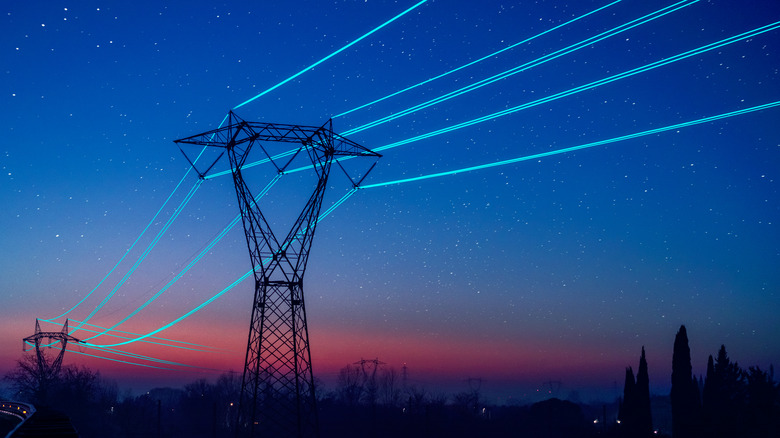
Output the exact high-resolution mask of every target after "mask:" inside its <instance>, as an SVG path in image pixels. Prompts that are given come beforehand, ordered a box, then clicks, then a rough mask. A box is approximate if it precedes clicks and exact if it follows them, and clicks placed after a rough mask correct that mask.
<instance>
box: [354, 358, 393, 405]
mask: <svg viewBox="0 0 780 438" xmlns="http://www.w3.org/2000/svg"><path fill="white" fill-rule="evenodd" d="M353 365H360V369H361V370H363V387H364V388H365V391H366V397H365V398H366V400H367V401H368V404H369V405H372V406H373V405H374V404H375V403H376V399H377V393H378V392H379V385H377V383H376V371H377V370H378V369H379V366H380V365H385V363H384V362H382V361H381V360H379V358H377V359H373V360H368V359H362V358H361V359H360V360H359V361H357V362H355V363H354V364H353ZM369 368H370V369H371V371H370V372H369ZM369 374H370V375H369Z"/></svg>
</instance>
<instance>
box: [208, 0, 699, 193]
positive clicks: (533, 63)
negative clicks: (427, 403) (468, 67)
mask: <svg viewBox="0 0 780 438" xmlns="http://www.w3.org/2000/svg"><path fill="white" fill-rule="evenodd" d="M698 1H699V0H683V1H680V2H677V3H674V4H672V5H670V6H667V7H665V8H662V9H659V10H657V11H655V12H652V13H650V14H647V15H644V16H642V17H640V18H637V19H634V20H632V21H629V22H627V23H624V24H621V25H620V26H617V27H614V28H612V29H610V30H608V31H605V32H602V33H600V34H598V35H595V36H592V37H590V38H586V39H584V40H582V41H580V42H578V43H575V44H572V45H570V46H568V47H565V48H563V49H560V50H557V51H555V52H553V53H550V54H547V55H544V56H542V57H539V58H537V59H535V60H533V61H529V62H526V63H524V64H521V65H519V66H517V67H513V68H511V69H509V70H506V71H504V72H502V73H499V74H497V75H494V76H491V77H489V78H486V79H483V80H481V81H478V82H475V83H473V84H471V85H467V86H465V87H462V88H460V89H458V90H455V91H452V92H450V93H447V94H445V95H443V96H439V97H437V98H435V99H431V100H429V101H427V102H423V103H421V104H418V105H415V106H413V107H411V108H407V109H405V110H403V111H399V112H398V113H395V114H391V115H389V116H386V117H383V118H381V119H378V120H375V121H373V122H370V123H367V124H365V125H362V126H359V127H357V128H354V129H351V130H348V131H346V132H344V133H343V135H350V134H354V133H357V132H359V131H363V130H365V129H368V128H371V127H373V126H376V125H378V124H381V123H385V122H389V121H390V120H393V119H396V118H398V117H402V116H404V115H406V114H409V113H412V112H414V111H418V110H420V109H423V108H427V107H429V106H431V105H435V104H437V103H441V102H443V101H445V100H449V99H452V98H454V97H457V96H460V95H461V94H464V93H467V92H469V91H473V90H475V89H477V88H481V87H484V86H486V85H489V84H491V83H493V82H496V81H498V80H501V79H504V78H506V77H508V76H511V75H514V74H517V73H519V72H521V71H525V70H528V69H530V68H533V67H535V66H538V65H540V64H543V63H545V62H548V61H551V60H553V59H555V58H559V57H561V56H564V55H566V54H568V53H571V52H573V51H575V50H579V49H581V48H583V47H587V46H588V45H590V44H593V43H596V42H599V41H601V40H604V39H606V38H609V37H612V36H614V35H616V34H618V33H620V32H624V31H626V30H629V29H632V28H635V27H637V26H640V25H642V24H644V23H647V22H649V21H652V20H655V19H657V18H660V17H663V16H664V15H667V14H670V13H672V12H675V11H677V10H679V9H682V8H684V7H686V6H690V5H692V4H694V3H697V2H698ZM414 138H415V139H418V138H417V137H414ZM422 138H426V137H422ZM422 138H419V139H422ZM404 141H405V140H404ZM411 141H416V140H410V142H411ZM399 143H400V144H397V145H398V146H400V145H401V144H406V143H403V142H399ZM393 145H396V143H393ZM393 145H389V147H388V146H384V148H388V149H389V148H390V147H394V146H393ZM376 150H377V151H380V150H382V148H377V149H376ZM294 152H295V150H291V151H288V152H285V153H283V154H280V155H279V156H286V155H290V154H292V153H294ZM343 159H349V157H346V158H343ZM268 161H270V160H268V159H263V160H259V161H255V162H252V163H249V164H246V165H244V166H243V167H242V168H247V167H252V166H257V165H260V164H263V163H267V162H268ZM308 168H310V167H302V168H298V169H293V170H290V171H287V173H291V172H297V171H300V170H304V169H308ZM229 173H230V172H229V171H225V172H219V173H215V174H213V175H212V176H211V177H212V178H213V177H216V176H221V175H226V174H229Z"/></svg>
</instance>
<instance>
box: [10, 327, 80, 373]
mask: <svg viewBox="0 0 780 438" xmlns="http://www.w3.org/2000/svg"><path fill="white" fill-rule="evenodd" d="M44 340H47V341H49V347H51V344H52V342H51V341H59V342H60V343H61V344H62V346H61V347H60V352H59V353H57V357H56V358H55V359H54V360H53V361H51V363H48V361H47V360H46V356H45V355H44V354H43V352H42V351H41V341H44ZM68 341H71V342H83V341H80V340H78V339H76V338H75V337H74V336H71V335H70V334H68V320H65V325H63V326H62V330H61V331H59V332H44V331H41V324H40V323H39V322H38V319H37V318H36V319H35V334H33V335H32V336H28V337H26V338H24V339H22V351H29V350H28V349H27V347H28V346H34V347H35V355H36V357H37V359H38V379H39V383H40V384H41V385H45V383H46V381H48V380H49V379H52V378H54V377H56V376H58V375H59V374H60V369H61V368H62V358H63V356H64V355H65V348H66V347H67V345H68Z"/></svg>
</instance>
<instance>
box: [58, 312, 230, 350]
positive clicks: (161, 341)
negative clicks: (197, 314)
mask: <svg viewBox="0 0 780 438" xmlns="http://www.w3.org/2000/svg"><path fill="white" fill-rule="evenodd" d="M71 321H73V322H79V321H78V320H75V319H71ZM60 325H62V324H60ZM85 325H87V326H90V327H95V328H97V329H100V330H105V327H101V326H99V325H94V324H89V323H87V324H85ZM81 331H85V332H90V333H99V331H98V330H94V329H88V328H84V327H81ZM116 333H122V334H121V335H120V334H116ZM107 335H108V336H111V337H113V338H119V339H133V337H132V336H140V335H138V334H137V333H132V332H126V331H122V330H116V329H114V330H110V333H107ZM128 335H130V336H128ZM151 339H155V340H154V341H150V340H145V341H143V342H145V343H147V344H153V345H160V346H163V347H172V348H177V349H180V350H190V351H199V352H215V351H227V350H221V349H219V348H214V347H211V346H208V345H202V344H195V343H192V342H184V341H177V340H175V339H167V338H160V337H152V338H151ZM57 342H59V341H57ZM55 343H56V342H55ZM53 344H54V343H52V345H53ZM188 346H189V347H188ZM46 347H48V345H46ZM196 347H198V348H196Z"/></svg>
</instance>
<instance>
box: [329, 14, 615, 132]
mask: <svg viewBox="0 0 780 438" xmlns="http://www.w3.org/2000/svg"><path fill="white" fill-rule="evenodd" d="M620 2H621V0H616V1H614V2H612V3H610V4H608V5H604V6H602V7H600V8H598V9H594V10H592V11H590V12H588V13H587V14H584V15H580V16H579V17H577V18H573V19H571V20H569V21H567V22H565V23H562V24H559V25H557V26H555V27H552V28H550V29H547V30H545V31H544V32H542V33H538V34H536V35H534V36H532V37H529V38H526V39H524V40H522V41H520V42H517V43H514V44H512V45H511V46H507V47H504V48H503V49H501V50H498V51H496V52H493V53H491V54H490V55H486V56H483V57H481V58H479V59H477V60H474V61H471V62H469V63H468V64H464V65H462V66H460V67H457V68H454V69H452V70H450V71H448V72H446V73H442V74H440V75H438V76H434V77H432V78H430V79H426V80H424V81H422V82H420V83H417V84H415V85H412V86H409V87H406V88H404V89H403V90H399V91H396V92H395V93H392V94H388V95H387V96H385V97H382V98H379V99H377V100H373V101H371V102H368V103H366V104H363V105H360V106H359V107H356V108H352V109H351V110H349V111H344V112H343V113H341V114H336V115H335V116H333V117H332V118H334V119H335V118H337V117H341V116H345V115H347V114H349V113H352V112H355V111H357V110H360V109H363V108H365V107H367V106H371V105H373V104H375V103H379V102H382V101H383V100H386V99H389V98H391V97H395V96H398V95H399V94H401V93H405V92H407V91H409V90H411V89H414V88H417V87H419V86H421V85H425V84H427V83H429V82H433V81H435V80H436V79H441V78H443V77H444V76H447V75H449V74H452V73H455V72H456V71H460V70H463V69H464V68H467V67H470V66H472V65H474V64H476V63H478V62H482V61H484V60H486V59H489V58H492V57H494V56H496V55H499V54H501V53H503V52H505V51H507V50H510V49H513V48H515V47H517V46H519V45H520V44H524V43H527V42H529V41H531V40H534V39H536V38H539V37H541V36H543V35H545V34H548V33H550V32H552V31H554V30H557V29H560V28H562V27H564V26H567V25H569V24H571V23H574V22H575V21H578V20H581V19H583V18H585V17H587V16H589V15H592V14H595V13H596V12H599V11H601V10H604V9H606V8H608V7H610V6H612V5H615V4H617V3H620Z"/></svg>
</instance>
